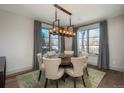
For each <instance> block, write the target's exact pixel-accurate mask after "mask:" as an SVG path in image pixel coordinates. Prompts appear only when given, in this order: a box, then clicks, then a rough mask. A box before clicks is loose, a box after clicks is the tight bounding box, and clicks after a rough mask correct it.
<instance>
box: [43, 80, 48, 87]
mask: <svg viewBox="0 0 124 93" xmlns="http://www.w3.org/2000/svg"><path fill="white" fill-rule="evenodd" d="M47 82H48V79H47V78H46V81H45V85H44V88H46V87H47Z"/></svg>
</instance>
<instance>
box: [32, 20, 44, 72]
mask: <svg viewBox="0 0 124 93" xmlns="http://www.w3.org/2000/svg"><path fill="white" fill-rule="evenodd" d="M39 52H41V53H42V43H41V22H40V21H37V20H35V21H34V54H33V62H34V64H33V68H34V69H35V70H36V69H38V68H39V66H38V60H37V56H36V54H37V53H39Z"/></svg>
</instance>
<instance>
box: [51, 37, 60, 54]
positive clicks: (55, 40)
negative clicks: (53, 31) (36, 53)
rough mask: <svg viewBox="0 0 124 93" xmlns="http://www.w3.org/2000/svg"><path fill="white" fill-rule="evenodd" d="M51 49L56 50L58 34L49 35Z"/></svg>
mask: <svg viewBox="0 0 124 93" xmlns="http://www.w3.org/2000/svg"><path fill="white" fill-rule="evenodd" d="M50 37H51V38H50V40H51V41H50V43H51V50H53V51H56V52H58V50H59V49H58V35H51V36H50Z"/></svg>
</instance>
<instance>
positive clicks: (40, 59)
mask: <svg viewBox="0 0 124 93" xmlns="http://www.w3.org/2000/svg"><path fill="white" fill-rule="evenodd" d="M37 59H38V63H39V77H38V81H40V78H41V74H42V72H43V71H44V69H45V66H44V63H43V59H42V53H37Z"/></svg>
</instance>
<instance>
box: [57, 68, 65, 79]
mask: <svg viewBox="0 0 124 93" xmlns="http://www.w3.org/2000/svg"><path fill="white" fill-rule="evenodd" d="M63 75H64V68H59V70H58V75H57V76H58V78H60V77H62V76H63Z"/></svg>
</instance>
